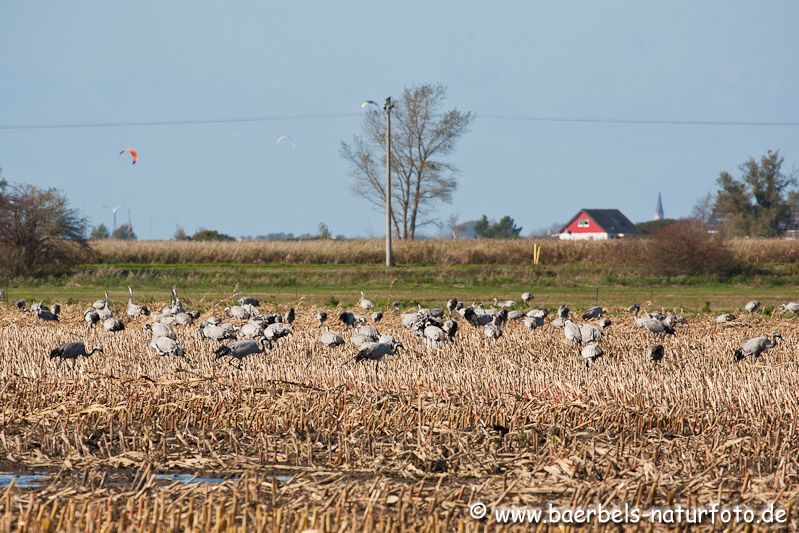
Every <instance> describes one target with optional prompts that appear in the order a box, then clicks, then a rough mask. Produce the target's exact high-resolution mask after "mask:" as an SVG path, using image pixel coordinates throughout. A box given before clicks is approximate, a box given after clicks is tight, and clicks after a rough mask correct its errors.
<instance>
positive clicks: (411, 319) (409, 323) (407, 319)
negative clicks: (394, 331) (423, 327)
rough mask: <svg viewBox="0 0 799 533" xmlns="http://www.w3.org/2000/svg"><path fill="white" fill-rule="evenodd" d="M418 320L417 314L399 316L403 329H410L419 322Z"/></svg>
mask: <svg viewBox="0 0 799 533" xmlns="http://www.w3.org/2000/svg"><path fill="white" fill-rule="evenodd" d="M419 318H420V317H419V313H403V314H402V315H400V322H401V323H402V327H403V328H405V329H410V328H412V327H413V325H414V324H415V323H416V322H417V321H418V320H419Z"/></svg>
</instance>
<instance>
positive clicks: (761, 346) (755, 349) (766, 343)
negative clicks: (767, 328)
mask: <svg viewBox="0 0 799 533" xmlns="http://www.w3.org/2000/svg"><path fill="white" fill-rule="evenodd" d="M777 339H782V335H780V334H779V333H772V334H771V339H769V338H768V337H753V338H751V339H746V340H745V341H744V342H743V344H741V347H740V348H738V349H737V350H735V352H734V353H733V355H734V356H735V362H738V361H740V360H742V359H744V358H745V357H746V356H747V355H751V356H752V357H754V359H755V361H757V358H758V357H760V355H761V354H762V353H763V352H765V351H766V350H768V349H769V348H774V347H775V346H776V345H777Z"/></svg>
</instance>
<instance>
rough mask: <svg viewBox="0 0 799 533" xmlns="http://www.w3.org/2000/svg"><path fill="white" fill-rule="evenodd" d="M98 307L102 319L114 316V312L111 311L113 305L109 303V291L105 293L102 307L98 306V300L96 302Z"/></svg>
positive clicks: (95, 304) (95, 306) (94, 305)
mask: <svg viewBox="0 0 799 533" xmlns="http://www.w3.org/2000/svg"><path fill="white" fill-rule="evenodd" d="M92 307H94V308H95V309H97V314H98V315H100V320H105V319H106V318H111V317H112V316H114V313H113V312H112V311H111V306H110V305H109V303H108V293H107V292H106V293H105V299H104V300H103V305H102V307H99V308H98V307H97V302H94V304H93V306H92Z"/></svg>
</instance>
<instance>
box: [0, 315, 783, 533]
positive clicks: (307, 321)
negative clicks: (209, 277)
mask: <svg viewBox="0 0 799 533" xmlns="http://www.w3.org/2000/svg"><path fill="white" fill-rule="evenodd" d="M118 311H119V312H117V315H123V314H124V311H123V310H118ZM267 311H268V312H274V313H276V312H278V311H281V312H284V311H285V309H280V310H278V309H271V310H266V309H264V310H263V312H264V313H267ZM318 311H319V309H316V308H308V307H303V306H298V307H297V308H296V317H297V318H296V320H295V321H294V322H293V324H291V326H290V329H291V334H290V335H287V336H285V337H283V338H278V339H276V340H275V341H274V342H273V343H272V346H271V349H269V348H268V347H267V348H266V349H265V352H264V353H254V354H252V355H249V356H246V357H243V358H242V359H241V360H240V361H239V360H236V359H235V358H230V357H226V356H223V357H217V356H216V355H215V351H216V350H218V349H219V347H220V346H222V345H224V344H229V343H230V342H231V340H232V339H223V340H222V342H221V343H220V342H217V341H215V340H210V339H207V338H203V334H202V333H201V332H200V330H198V327H197V325H196V324H193V325H190V326H180V325H178V324H175V323H173V324H172V325H171V329H172V330H173V331H174V333H175V337H176V342H178V343H179V345H180V346H181V347H182V348H183V350H184V352H185V355H184V356H168V355H167V356H161V355H158V354H157V353H156V352H155V350H154V349H153V348H151V347H150V346H149V345H150V343H151V342H152V333H151V331H149V330H145V328H144V324H145V323H147V322H151V321H153V316H150V317H140V318H137V319H125V320H124V323H125V329H124V330H123V331H119V332H108V331H105V330H103V329H102V328H94V329H90V330H88V331H87V327H86V322H85V321H84V317H83V313H84V310H83V308H82V307H78V306H67V307H64V308H63V309H61V310H60V320H58V321H55V320H53V321H42V320H37V317H36V316H35V315H33V314H31V313H26V312H22V311H19V310H17V309H13V308H11V307H10V306H8V307H4V308H3V309H2V311H0V327H1V328H2V329H0V332H1V334H0V352H1V353H2V354H3V365H2V371H1V372H2V389H0V394H1V395H2V405H3V412H2V420H1V421H0V422H1V427H2V431H1V432H0V460H2V464H1V467H0V471H5V472H8V473H10V474H15V475H18V476H19V475H20V474H27V475H33V477H31V478H21V477H19V478H17V480H15V481H13V482H12V483H11V484H10V485H9V486H7V487H6V488H4V489H3V494H2V498H0V527H2V529H4V530H8V529H17V528H25V529H28V530H53V531H55V530H65V529H67V530H75V531H78V530H81V531H82V530H86V529H92V528H94V529H96V530H133V529H135V530H139V529H144V530H155V529H159V528H160V529H162V530H192V531H209V530H240V531H255V530H278V531H281V530H285V531H293V530H305V529H317V530H324V531H333V530H335V531H338V530H341V529H345V530H376V531H392V530H397V531H398V530H403V529H415V530H438V531H451V530H458V529H465V530H476V529H478V528H481V527H482V524H484V523H487V524H494V523H495V522H494V519H493V515H491V514H489V516H488V517H487V518H486V519H484V520H485V522H480V521H476V520H474V519H473V518H471V517H470V515H469V511H470V507H469V506H470V504H471V503H473V502H476V501H482V502H484V503H485V504H486V505H487V508H488V509H489V513H490V512H491V510H492V509H495V508H498V507H499V506H512V505H525V506H542V507H543V506H546V505H547V504H552V505H556V506H559V507H561V508H566V507H589V506H596V505H597V504H598V503H602V504H606V505H609V506H610V505H623V504H625V503H627V504H629V505H636V506H640V507H641V508H648V507H650V506H667V505H675V504H681V505H683V506H686V507H689V506H690V507H698V506H706V505H709V504H711V503H713V502H720V503H721V505H735V504H739V505H746V506H748V507H750V508H752V509H760V508H762V507H764V506H766V505H768V504H769V503H771V502H774V503H775V504H776V505H777V506H778V507H781V508H783V509H785V510H786V512H787V514H788V516H789V519H790V522H789V524H790V525H792V526H793V527H796V526H797V525H799V522H797V516H796V512H795V510H794V508H793V505H794V503H793V502H795V501H796V500H797V497H799V464H798V463H797V457H798V456H797V453H796V451H797V447H798V446H797V445H798V444H799V442H798V441H799V438H798V437H797V431H798V430H797V419H798V418H799V417H798V416H797V415H799V413H798V412H797V411H799V403H798V402H797V392H796V383H797V381H799V364H797V362H796V358H795V352H796V347H797V343H799V327H798V323H797V321H796V320H795V319H791V318H787V317H785V316H769V315H760V314H757V313H755V314H752V315H746V316H741V317H737V318H735V319H734V320H732V321H730V322H724V323H717V322H716V321H715V320H714V319H713V317H711V316H701V315H697V316H689V317H688V323H687V324H686V325H679V326H677V327H676V334H675V335H674V336H661V335H655V334H652V333H650V332H649V331H647V330H646V329H643V328H640V327H636V324H635V323H634V320H633V317H632V315H631V314H630V313H629V312H628V311H627V310H626V309H622V308H619V309H611V310H610V312H609V316H610V319H611V321H612V325H611V326H610V327H607V328H604V329H603V330H602V338H601V347H602V349H603V351H604V354H603V356H602V357H600V358H598V359H597V360H596V361H595V362H594V363H593V364H591V365H590V366H589V367H586V364H584V359H583V358H582V357H581V355H580V354H581V349H580V347H579V346H575V345H574V344H572V343H569V342H568V341H567V340H566V338H565V336H564V331H563V330H561V329H558V328H556V327H553V326H552V325H551V316H550V317H547V318H546V320H545V321H544V323H543V325H541V326H539V327H535V328H534V329H528V327H525V323H523V321H522V320H507V321H506V322H505V323H503V324H501V331H500V336H499V337H498V338H496V339H489V338H487V337H486V334H485V332H484V327H483V326H482V325H477V326H475V325H472V324H470V322H473V323H475V324H477V323H478V321H471V320H468V319H464V317H462V316H461V315H459V314H458V313H453V316H454V317H456V321H457V322H458V324H459V325H460V327H459V329H458V331H457V333H456V334H455V335H454V337H453V340H452V341H450V340H448V339H447V340H445V341H443V342H442V343H440V344H438V345H436V347H431V343H430V342H429V341H426V340H425V338H426V337H425V334H422V335H421V336H419V335H415V334H414V330H413V328H408V327H403V324H402V322H403V321H406V320H407V317H408V315H409V314H413V313H405V314H403V315H402V316H400V315H399V314H398V313H394V312H392V311H389V310H386V311H385V317H384V318H382V320H380V321H379V322H377V323H374V324H373V326H374V327H375V328H376V329H378V330H379V333H380V334H383V335H385V334H388V335H392V336H394V337H395V340H396V341H397V344H398V345H399V344H401V345H402V348H398V349H397V350H396V354H394V355H387V356H385V357H384V358H382V359H381V360H380V361H379V369H378V371H377V372H376V368H375V367H376V361H374V360H370V359H368V358H367V359H366V360H364V361H359V362H355V361H354V359H353V358H354V356H355V354H356V353H358V351H359V350H358V348H356V347H354V346H353V345H352V344H351V342H350V337H351V332H352V330H347V331H345V324H343V323H342V322H340V321H338V320H337V318H338V317H339V313H340V312H341V311H342V310H337V311H334V310H332V309H328V310H327V312H328V313H329V315H330V317H329V318H328V320H327V322H326V325H329V326H330V331H331V332H337V333H338V334H339V335H340V336H341V337H342V338H343V340H345V344H344V345H342V346H340V347H337V348H328V347H327V346H325V345H323V344H322V343H321V342H320V336H321V335H322V334H323V333H324V332H325V331H326V328H325V327H321V326H320V325H319V321H318V318H317V314H318ZM358 312H362V311H361V310H360V309H358V310H357V311H355V312H354V316H356V317H357V313H358ZM214 313H216V314H217V315H224V314H225V312H224V311H223V309H222V306H221V305H220V306H219V307H218V308H212V309H207V310H204V312H203V315H202V316H201V317H198V318H197V322H199V321H200V320H203V319H206V320H207V319H208V317H210V316H211V315H213V314H214ZM227 313H228V314H230V313H231V311H230V310H228V311H227ZM366 314H367V316H366V317H364V318H365V319H366V321H367V322H370V323H371V320H370V318H369V317H368V313H366ZM416 314H417V315H418V313H416ZM444 314H445V316H444V317H443V318H444V319H447V318H448V316H449V315H448V312H447V311H446V310H445V311H444ZM284 316H285V313H284ZM607 316H608V315H605V317H607ZM226 320H228V321H229V322H232V323H234V324H236V327H237V328H240V327H242V326H243V325H244V324H245V321H244V320H238V319H235V318H231V317H228V318H226ZM575 320H578V321H580V322H583V323H594V324H596V323H597V321H596V320H594V319H587V320H579V319H575ZM493 322H496V320H494V321H493ZM493 322H492V323H493ZM406 325H407V323H406ZM237 331H238V332H239V333H240V331H241V330H240V329H239V330H237ZM772 332H780V333H781V334H782V337H783V339H784V341H779V342H778V343H777V346H776V347H774V348H770V349H768V350H767V351H765V352H764V353H763V355H761V357H759V359H758V360H757V361H755V360H754V359H753V358H752V357H751V356H749V357H746V358H745V359H744V360H743V361H740V362H737V363H736V362H735V360H734V357H733V352H734V351H735V349H736V348H738V347H739V346H740V345H741V343H742V341H743V340H744V339H746V338H749V337H756V336H759V335H769V336H770V335H771V333H772ZM71 341H82V342H84V343H85V347H86V349H87V350H86V351H90V350H91V349H92V348H95V347H102V348H103V353H95V354H93V355H91V356H89V357H83V356H81V357H78V358H77V359H76V360H70V359H67V360H61V359H59V357H58V356H56V357H53V358H50V357H49V354H50V352H51V350H52V349H53V348H54V347H56V346H58V345H61V344H63V343H66V342H71ZM653 343H659V344H661V345H662V346H663V347H664V352H665V355H664V357H663V359H662V361H660V362H659V363H655V362H653V361H652V360H651V358H650V355H649V346H650V345H652V344H653ZM73 363H74V366H73ZM238 364H240V368H238V367H237V365H238ZM19 480H24V481H25V483H20V482H19ZM524 527H525V528H526V527H527V526H526V525H525V526H524ZM608 527H615V526H613V525H609V526H608ZM658 527H666V526H662V525H661V526H658Z"/></svg>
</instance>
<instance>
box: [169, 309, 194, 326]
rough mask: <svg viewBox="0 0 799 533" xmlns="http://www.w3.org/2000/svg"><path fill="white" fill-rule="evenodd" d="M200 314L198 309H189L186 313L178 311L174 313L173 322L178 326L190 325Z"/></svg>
mask: <svg viewBox="0 0 799 533" xmlns="http://www.w3.org/2000/svg"><path fill="white" fill-rule="evenodd" d="M199 316H200V313H199V311H189V312H188V313H187V312H185V311H181V312H180V313H178V314H176V315H175V317H174V318H175V324H178V325H180V326H191V325H192V324H193V323H194V320H195V319H196V318H198V317H199Z"/></svg>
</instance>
